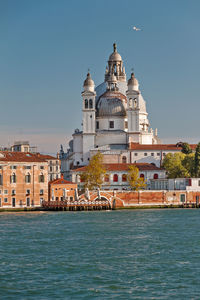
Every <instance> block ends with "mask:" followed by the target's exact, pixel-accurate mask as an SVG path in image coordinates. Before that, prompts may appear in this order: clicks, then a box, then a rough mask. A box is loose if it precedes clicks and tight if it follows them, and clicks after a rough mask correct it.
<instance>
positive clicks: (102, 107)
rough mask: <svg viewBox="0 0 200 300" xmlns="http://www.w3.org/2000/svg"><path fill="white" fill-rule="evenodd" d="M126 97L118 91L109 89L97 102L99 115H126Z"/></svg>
mask: <svg viewBox="0 0 200 300" xmlns="http://www.w3.org/2000/svg"><path fill="white" fill-rule="evenodd" d="M126 101H127V100H126V97H125V96H124V95H123V94H121V93H119V92H116V91H107V92H106V93H104V94H103V95H102V96H101V97H100V98H99V100H98V102H97V117H125V116H126V108H125V106H124V103H126Z"/></svg>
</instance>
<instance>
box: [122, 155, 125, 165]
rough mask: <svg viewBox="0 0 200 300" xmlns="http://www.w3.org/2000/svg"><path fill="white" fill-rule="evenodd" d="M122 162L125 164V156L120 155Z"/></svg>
mask: <svg viewBox="0 0 200 300" xmlns="http://www.w3.org/2000/svg"><path fill="white" fill-rule="evenodd" d="M122 163H123V164H126V156H122Z"/></svg>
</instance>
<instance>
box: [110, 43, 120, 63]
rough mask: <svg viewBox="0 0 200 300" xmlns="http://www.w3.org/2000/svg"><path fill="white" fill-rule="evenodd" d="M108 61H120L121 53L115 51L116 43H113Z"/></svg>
mask: <svg viewBox="0 0 200 300" xmlns="http://www.w3.org/2000/svg"><path fill="white" fill-rule="evenodd" d="M108 61H122V57H121V55H120V54H119V53H118V52H117V45H116V44H113V53H112V54H111V55H110V57H109V60H108Z"/></svg>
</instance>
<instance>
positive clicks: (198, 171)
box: [194, 143, 200, 177]
mask: <svg viewBox="0 0 200 300" xmlns="http://www.w3.org/2000/svg"><path fill="white" fill-rule="evenodd" d="M194 176H195V177H200V143H198V145H197V147H196V151H195V158H194Z"/></svg>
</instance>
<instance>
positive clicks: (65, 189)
mask: <svg viewBox="0 0 200 300" xmlns="http://www.w3.org/2000/svg"><path fill="white" fill-rule="evenodd" d="M76 190H77V184H76V183H74V182H70V181H67V180H64V179H63V176H62V175H61V178H59V179H55V180H53V181H50V182H49V201H65V200H70V201H74V200H75V196H76Z"/></svg>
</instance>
